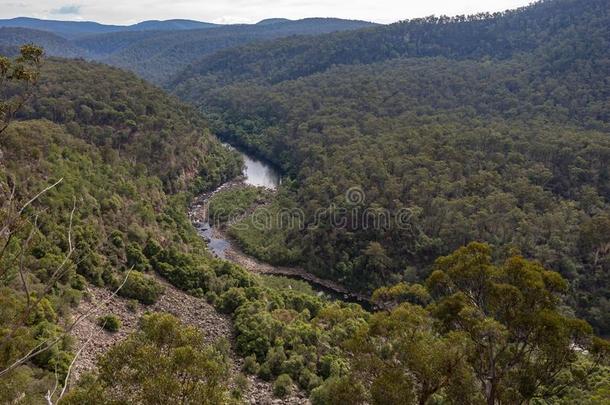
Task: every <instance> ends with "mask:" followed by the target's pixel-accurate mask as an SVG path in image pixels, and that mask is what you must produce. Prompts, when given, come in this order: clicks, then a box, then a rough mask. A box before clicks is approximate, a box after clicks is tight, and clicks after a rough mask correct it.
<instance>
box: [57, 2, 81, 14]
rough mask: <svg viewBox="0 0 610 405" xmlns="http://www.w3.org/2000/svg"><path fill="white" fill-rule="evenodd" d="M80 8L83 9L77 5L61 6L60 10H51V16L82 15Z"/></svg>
mask: <svg viewBox="0 0 610 405" xmlns="http://www.w3.org/2000/svg"><path fill="white" fill-rule="evenodd" d="M80 8H81V6H78V5H76V4H72V5H65V6H61V7H59V8H56V9H53V10H51V14H61V15H75V14H80Z"/></svg>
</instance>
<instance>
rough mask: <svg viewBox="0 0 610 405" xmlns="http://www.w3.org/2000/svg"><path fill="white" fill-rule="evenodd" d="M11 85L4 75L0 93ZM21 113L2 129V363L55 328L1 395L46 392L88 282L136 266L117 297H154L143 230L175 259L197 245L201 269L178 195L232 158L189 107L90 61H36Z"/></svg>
mask: <svg viewBox="0 0 610 405" xmlns="http://www.w3.org/2000/svg"><path fill="white" fill-rule="evenodd" d="M14 91H18V88H15V87H13V86H12V85H11V84H10V83H6V82H4V83H3V86H2V88H1V93H0V99H2V100H5V99H6V98H5V97H7V96H9V95H10V94H12V93H13V92H14ZM19 118H20V119H19V120H16V121H14V122H13V123H12V124H11V125H10V126H9V127H8V129H7V130H6V131H5V132H3V133H2V135H1V136H0V218H2V224H3V225H2V227H3V233H2V235H0V243H1V244H2V246H3V250H2V254H0V269H2V271H1V274H2V277H1V280H0V283H1V287H0V290H1V291H2V293H1V294H0V303H1V305H0V307H1V308H2V311H0V330H1V332H0V334H1V335H2V339H1V342H0V346H1V347H2V353H3V354H2V356H0V369H2V370H4V369H5V368H6V367H7V366H8V365H10V364H12V363H13V362H14V361H15V360H17V359H19V358H20V357H21V356H23V355H25V354H26V353H27V352H28V351H29V350H30V349H31V348H34V347H37V346H38V347H44V345H45V344H47V342H49V341H51V340H52V339H55V338H60V340H59V343H58V344H57V345H56V346H51V349H50V350H48V351H46V352H43V353H42V354H41V355H39V356H36V357H35V358H34V359H32V360H31V361H28V362H27V363H26V364H24V365H21V366H20V367H18V368H16V369H15V371H14V372H12V373H9V374H8V375H3V376H2V378H0V402H2V403H10V402H13V401H14V400H15V399H16V398H18V399H19V401H25V402H26V403H42V402H45V401H44V400H43V398H44V394H45V393H46V392H47V390H52V387H53V384H54V382H55V381H56V378H60V379H62V380H63V378H64V377H65V375H66V373H67V370H68V367H69V365H70V361H71V360H72V358H73V355H74V353H75V352H76V351H77V350H78V348H74V347H73V345H72V343H71V341H70V339H66V338H64V337H62V336H63V334H64V328H67V327H68V324H69V323H70V322H71V320H70V316H71V308H72V307H74V306H75V305H77V304H78V301H79V300H80V299H81V298H83V297H84V296H86V295H87V293H86V287H87V284H88V283H92V284H95V285H97V286H100V287H101V286H103V287H106V288H108V289H112V290H115V289H116V288H117V287H118V286H119V285H120V284H121V282H122V281H123V280H124V279H125V277H126V275H127V273H126V271H127V270H128V269H133V270H132V273H130V275H129V278H128V279H127V282H126V283H125V285H124V288H123V289H122V290H121V295H123V296H125V297H127V298H130V299H138V300H140V301H141V302H142V303H148V304H149V303H151V301H153V302H154V301H155V300H156V299H157V298H158V296H159V295H160V294H161V293H162V288H161V286H160V285H159V283H157V282H156V281H155V280H154V279H153V278H151V277H150V276H149V275H146V274H144V273H145V272H147V271H148V269H149V267H150V264H149V263H147V261H144V260H142V258H143V257H144V256H143V253H142V251H143V250H144V249H145V247H146V245H147V243H148V241H149V240H151V239H154V240H156V241H158V243H159V246H164V247H165V248H167V249H171V251H172V252H173V254H174V257H177V256H176V255H188V254H192V253H193V252H196V254H197V266H198V267H197V268H198V270H197V271H204V270H207V271H210V269H212V268H213V267H214V266H215V265H214V260H213V259H212V258H211V256H210V255H209V254H208V253H207V250H206V249H205V246H204V245H203V243H202V241H201V239H200V238H199V236H198V235H197V233H196V232H195V230H194V229H193V228H192V226H191V224H190V221H189V220H188V218H187V216H186V202H185V200H186V198H185V194H184V193H185V192H187V191H189V190H191V191H193V192H197V191H198V190H201V189H204V188H207V187H212V186H215V185H217V184H219V183H220V182H223V181H225V180H226V179H228V178H231V177H233V176H234V175H236V174H237V173H239V172H240V169H241V162H240V160H239V158H238V156H236V155H235V154H233V153H231V152H230V151H228V150H227V149H226V148H224V147H223V146H222V145H220V143H219V142H218V141H217V140H215V139H214V138H213V137H212V136H211V135H210V133H209V132H208V130H207V127H206V124H205V121H204V120H203V119H202V118H201V117H200V116H198V114H197V113H195V112H194V111H193V110H192V109H191V108H188V107H186V106H184V105H182V104H180V103H179V102H177V101H176V100H175V99H173V98H171V97H168V96H167V95H165V94H164V93H163V92H162V91H160V90H159V89H157V88H154V87H153V86H151V85H149V84H147V83H145V82H144V81H142V80H140V79H138V78H137V77H135V75H133V74H130V73H127V72H124V71H121V70H119V69H116V68H111V67H108V66H104V65H100V64H90V63H86V62H84V61H75V60H56V59H53V60H47V61H45V64H44V68H43V70H42V72H41V81H40V86H39V89H38V91H37V92H36V93H35V96H34V97H33V98H32V99H31V100H29V102H28V106H27V107H26V108H24V109H23V110H22V111H21V113H20V114H19ZM56 182H57V184H56V186H55V187H50V188H49V189H48V191H47V192H46V193H43V194H42V195H41V196H40V197H39V198H37V199H35V200H32V203H31V205H30V206H29V207H28V208H27V209H25V210H23V212H21V213H19V217H21V221H22V222H23V224H21V225H20V227H19V228H17V232H15V233H12V234H11V236H10V237H9V236H7V234H5V233H4V230H6V229H9V230H12V228H11V227H9V228H4V226H5V225H6V224H7V218H8V221H10V218H11V215H15V214H14V208H13V206H19V207H21V204H23V203H25V201H28V200H30V199H31V198H32V197H33V196H35V195H36V194H38V193H40V192H41V190H43V189H45V188H47V187H49V186H50V185H52V184H54V183H56ZM71 212H72V214H71ZM8 223H9V224H10V222H8ZM30 232H31V233H30ZM28 234H30V238H29V239H28V237H27V235H28ZM72 249H73V250H72ZM16 257H19V258H20V260H17V261H15V260H14V259H15V258H16ZM183 265H184V263H183ZM20 269H21V270H20ZM24 269H25V270H24ZM20 272H21V273H20ZM18 274H21V279H20V280H22V282H17V281H16V280H17V278H19V276H17V275H18ZM22 285H25V286H26V287H25V288H23V287H22ZM39 299H40V301H38V302H40V304H36V307H35V308H36V309H35V311H34V312H35V313H32V314H31V316H28V317H27V318H26V319H25V321H24V323H23V324H19V323H17V325H18V326H19V325H21V326H20V327H19V328H18V329H17V331H18V334H16V335H14V336H13V338H11V339H8V340H7V337H10V336H11V335H10V334H9V333H11V330H13V328H14V325H15V324H16V322H19V318H20V316H21V314H22V313H24V312H23V311H24V308H28V306H29V305H30V302H31V301H33V302H37V300H39ZM25 313H26V314H27V312H25ZM92 322H97V320H96V319H95V315H94V318H93V319H92ZM96 333H103V332H100V331H99V330H98V331H96ZM93 344H95V343H93Z"/></svg>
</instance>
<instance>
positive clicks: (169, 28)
mask: <svg viewBox="0 0 610 405" xmlns="http://www.w3.org/2000/svg"><path fill="white" fill-rule="evenodd" d="M27 21H29V20H27ZM42 22H45V21H44V20H42ZM47 23H48V24H51V23H58V24H59V23H60V22H52V21H48V22H47ZM66 24H68V27H72V25H70V24H69V22H66ZM9 25H10V24H9ZM22 25H24V26H27V27H30V26H33V27H37V26H38V25H36V24H22ZM373 25H374V24H372V23H369V22H366V21H352V20H342V19H337V18H306V19H302V20H294V21H292V20H280V21H276V22H274V23H273V24H266V23H264V24H238V25H226V26H223V25H218V26H215V25H210V26H205V27H203V28H201V27H199V28H197V27H195V26H193V24H191V23H190V22H189V21H186V22H185V21H183V20H169V21H160V22H157V21H145V22H142V23H139V24H136V25H134V26H130V27H119V26H117V27H114V26H112V27H111V28H112V29H104V30H100V31H99V32H96V31H91V32H83V33H81V34H79V35H65V33H64V30H62V29H60V28H62V27H63V25H60V26H59V28H57V30H56V31H53V27H54V25H52V24H51V26H50V28H48V32H47V31H40V30H32V29H30V28H0V30H2V31H0V47H10V46H14V45H15V42H16V39H23V40H24V41H23V42H21V43H19V44H18V45H21V44H23V43H34V44H37V45H40V46H43V47H45V49H46V52H47V54H48V55H50V56H60V57H82V58H86V59H93V60H98V61H102V62H104V63H107V64H111V65H114V66H118V67H122V68H125V69H128V70H131V71H133V72H136V73H137V74H139V75H140V76H141V77H143V78H145V79H147V80H149V81H152V82H154V83H157V84H163V83H165V82H166V81H167V80H169V79H170V78H171V77H172V76H173V75H175V74H176V73H178V72H179V71H180V70H182V69H183V68H185V67H186V66H187V65H189V64H190V63H192V62H194V61H196V60H198V59H200V58H202V57H204V56H205V55H209V54H211V53H214V52H216V51H218V50H220V49H225V48H228V47H232V46H238V45H243V44H246V43H251V42H255V41H259V40H264V39H273V38H282V37H286V36H292V35H317V34H322V33H329V32H337V31H344V30H354V29H359V28H362V27H368V26H373ZM1 26H2V24H1V23H0V27H1ZM76 27H79V26H76ZM138 27H139V28H141V29H139V28H138ZM45 28H47V25H44V24H43V25H42V26H41V27H40V29H45ZM115 28H116V29H115ZM144 28H146V29H144ZM54 32H55V33H54ZM17 33H19V36H18V37H17V35H16V34H17ZM62 35H64V36H65V37H66V38H69V39H64V38H63V37H61V36H62ZM62 45H63V46H62Z"/></svg>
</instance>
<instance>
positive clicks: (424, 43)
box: [173, 0, 610, 334]
mask: <svg viewBox="0 0 610 405" xmlns="http://www.w3.org/2000/svg"><path fill="white" fill-rule="evenodd" d="M609 11H610V7H608V2H607V1H599V0H585V1H575V0H556V1H544V2H540V3H536V4H534V5H532V6H529V7H526V8H523V9H519V10H516V11H510V12H506V13H501V14H494V15H487V14H484V15H477V16H471V17H454V18H428V19H421V20H414V21H406V22H402V23H398V24H393V25H390V26H383V27H374V28H369V29H366V30H359V31H353V32H345V33H337V34H330V35H323V36H318V37H315V38H311V39H310V38H299V37H294V38H287V39H281V40H277V41H273V42H265V43H256V44H253V45H250V46H246V47H240V48H233V49H228V50H226V51H220V52H218V53H216V54H214V55H212V56H208V57H206V58H204V59H202V60H201V61H200V62H198V63H196V64H194V65H193V66H191V67H189V68H187V69H186V70H185V72H183V73H182V74H181V75H179V76H178V78H177V79H176V81H175V82H174V84H173V86H174V89H175V92H176V93H177V94H178V95H179V96H181V97H182V98H184V99H186V100H189V101H191V102H193V103H195V104H197V105H199V106H200V107H201V109H202V110H203V111H205V112H207V113H208V115H209V116H210V117H211V119H212V120H213V121H214V122H215V130H216V132H218V133H219V134H221V135H222V136H223V137H225V138H226V139H230V140H231V141H233V142H237V143H239V144H242V145H245V146H246V147H248V148H250V149H252V150H254V151H256V152H257V153H258V154H260V155H262V156H264V157H266V158H268V159H270V160H272V161H274V162H275V163H277V164H279V165H281V166H282V167H283V168H284V169H285V171H286V173H287V174H289V175H290V177H292V178H293V179H294V182H289V183H286V184H285V188H287V190H286V192H285V193H284V195H288V196H289V198H284V199H283V201H284V202H285V204H286V206H287V207H289V208H290V207H294V206H295V205H296V206H298V207H301V208H302V209H304V211H305V213H306V220H305V225H304V226H303V227H299V229H296V230H295V229H289V230H285V229H275V230H274V229H271V230H269V229H267V230H259V231H258V233H259V235H261V236H262V237H261V238H259V239H260V240H261V243H264V242H263V241H265V240H269V238H271V237H273V238H274V239H275V240H280V241H281V242H280V243H282V244H285V245H287V246H288V247H295V248H299V249H300V250H302V252H303V254H302V256H301V258H300V259H298V260H297V263H299V262H300V263H302V264H303V265H305V266H306V268H308V269H309V270H311V271H313V272H316V273H318V274H320V275H322V276H324V277H332V278H334V279H338V280H341V281H343V282H345V283H348V284H351V285H352V286H354V287H357V288H360V289H363V290H365V291H370V289H371V288H375V287H377V286H380V285H383V284H386V283H389V282H398V281H414V280H421V279H422V278H424V277H426V276H427V274H429V271H430V264H431V263H432V262H433V261H434V259H435V258H436V257H438V256H440V255H444V254H448V253H449V252H451V251H452V250H454V249H456V248H458V247H459V246H462V245H464V244H466V243H468V242H469V241H474V240H479V241H486V242H488V243H490V244H492V245H493V246H495V247H497V250H496V252H497V255H498V259H500V258H501V257H505V256H506V255H507V254H509V252H511V251H513V250H515V249H516V250H518V251H520V252H521V253H522V254H524V255H526V256H527V257H531V258H536V259H538V260H540V261H541V262H542V263H544V264H545V265H547V266H550V267H551V268H553V269H555V270H557V271H559V272H560V273H561V274H562V275H563V276H564V277H566V278H568V279H569V280H570V281H571V288H572V290H573V291H572V293H571V298H570V302H571V303H572V304H573V305H574V307H575V308H576V310H577V313H578V314H579V315H580V316H585V317H586V318H587V319H588V320H589V321H590V322H592V323H593V325H594V326H595V328H596V330H598V331H599V332H602V333H604V334H607V333H609V331H610V318H609V317H608V313H610V307H609V306H608V305H609V295H608V294H609V291H608V285H609V280H608V274H609V272H608V266H609V262H608V260H609V256H608V250H607V245H608V243H609V242H610V240H609V239H608V236H609V235H610V232H608V229H609V228H608V224H609V222H608V221H609V216H608V215H609V203H610V176H609V175H610V173H609V172H608V167H609V164H608V163H609V161H610V154H609V151H610V149H609V148H610V138H609V137H608V131H609V130H610V126H609V119H610V116H609V115H608V108H607V101H608V97H609V95H610V82H609V81H608V77H609V76H608V72H610V60H609V59H608V55H610V40H609V39H610V32H609V28H608V27H610V24H609V18H608V17H609V15H608V13H609ZM318 56H319V57H318ZM353 187H357V188H360V189H361V191H362V194H363V198H362V201H359V205H358V206H357V207H356V208H358V209H360V210H361V212H366V210H384V212H390V213H400V212H402V211H403V210H408V211H409V212H410V220H411V223H410V226H409V227H406V229H396V227H389V226H387V227H370V226H368V227H367V226H366V225H367V224H366V223H362V222H364V221H360V222H354V221H349V223H350V224H351V226H349V227H342V228H340V229H337V227H333V226H331V220H332V218H330V216H327V217H326V218H324V217H323V218H321V219H320V216H319V215H316V213H317V212H319V210H320V209H323V208H325V207H329V206H331V205H333V204H334V205H335V206H336V207H338V208H337V209H343V210H347V211H350V210H352V211H353V208H354V207H353V205H351V204H350V201H347V200H346V198H345V194H346V191H348V190H350V189H351V188H353ZM316 221H318V222H319V221H322V224H320V223H314V222H316ZM371 228H373V229H371ZM250 233H251V232H250ZM278 233H279V234H280V235H279V237H278ZM250 236H251V235H250ZM252 251H256V249H252ZM265 259H267V260H268V259H269V257H265ZM273 259H274V260H275V261H277V262H279V263H281V262H284V261H285V258H284V257H281V255H279V256H278V257H275V258H273ZM291 259H294V258H291Z"/></svg>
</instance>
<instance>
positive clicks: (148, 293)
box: [119, 271, 163, 305]
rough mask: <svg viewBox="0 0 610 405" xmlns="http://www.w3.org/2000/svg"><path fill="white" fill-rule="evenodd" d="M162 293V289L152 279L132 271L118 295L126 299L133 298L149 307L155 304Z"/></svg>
mask: <svg viewBox="0 0 610 405" xmlns="http://www.w3.org/2000/svg"><path fill="white" fill-rule="evenodd" d="M162 293H163V287H162V286H161V285H160V284H159V283H158V282H156V281H155V280H154V279H152V278H150V277H148V276H145V275H144V274H142V273H140V272H137V271H132V272H131V273H130V274H129V277H128V278H127V281H126V282H125V285H124V286H123V288H121V289H120V290H119V294H120V295H121V296H123V297H126V298H133V299H136V300H138V301H140V302H141V303H142V304H146V305H151V304H154V303H155V302H157V300H158V299H159V296H160V295H161V294H162Z"/></svg>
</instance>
